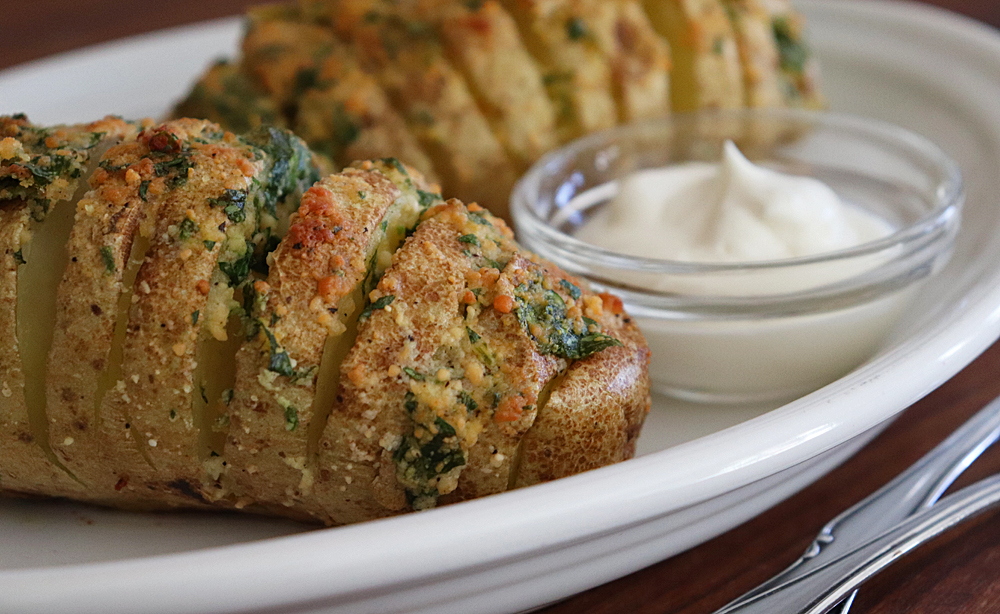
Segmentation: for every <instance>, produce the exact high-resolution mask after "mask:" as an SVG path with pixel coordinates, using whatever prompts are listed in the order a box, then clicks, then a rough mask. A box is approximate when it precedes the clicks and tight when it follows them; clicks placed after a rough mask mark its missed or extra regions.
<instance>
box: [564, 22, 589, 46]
mask: <svg viewBox="0 0 1000 614" xmlns="http://www.w3.org/2000/svg"><path fill="white" fill-rule="evenodd" d="M587 34H589V32H588V30H587V24H586V23H584V21H583V20H582V19H580V18H579V17H570V18H569V19H567V20H566V36H568V37H569V39H570V40H572V41H578V40H580V39H582V38H585V37H586V36H587Z"/></svg>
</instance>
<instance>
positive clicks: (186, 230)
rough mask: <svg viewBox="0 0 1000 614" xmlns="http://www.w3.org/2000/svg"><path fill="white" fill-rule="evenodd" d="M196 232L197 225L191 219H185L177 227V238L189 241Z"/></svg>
mask: <svg viewBox="0 0 1000 614" xmlns="http://www.w3.org/2000/svg"><path fill="white" fill-rule="evenodd" d="M198 230H199V228H198V224H197V223H195V221H194V220H192V219H191V218H189V217H186V218H184V221H183V222H181V223H180V225H179V226H178V227H177V236H178V237H180V238H181V240H185V239H190V238H191V237H192V236H194V234H195V233H197V232H198Z"/></svg>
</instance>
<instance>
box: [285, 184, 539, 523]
mask: <svg viewBox="0 0 1000 614" xmlns="http://www.w3.org/2000/svg"><path fill="white" fill-rule="evenodd" d="M480 212H481V209H480ZM487 224H490V225H487ZM502 227H503V226H502V222H499V221H498V220H496V219H494V218H489V217H488V216H485V215H483V214H482V213H476V214H474V215H473V214H471V213H470V212H469V211H468V210H467V209H466V208H465V207H464V206H462V205H461V204H460V203H458V202H457V201H449V203H448V204H447V205H440V206H438V207H435V208H433V209H432V210H431V211H430V212H429V213H428V216H427V217H426V218H425V219H424V220H423V221H422V222H421V223H420V225H419V226H417V230H416V231H415V232H414V234H413V236H412V237H410V238H409V239H408V240H407V241H406V243H405V244H404V245H403V246H402V247H401V248H400V249H399V250H398V251H397V252H396V254H395V255H394V256H393V259H392V266H391V267H390V268H389V269H388V270H387V271H386V273H385V275H384V276H383V277H382V279H381V280H380V281H379V284H378V288H377V289H376V290H375V292H373V293H372V298H373V299H374V300H373V302H372V306H373V309H372V312H371V314H370V316H369V317H368V318H366V319H364V320H362V321H361V323H360V324H359V334H358V339H357V342H356V343H355V345H354V347H353V348H352V349H351V351H350V352H349V353H348V355H347V357H346V359H345V360H344V364H343V366H342V367H341V392H340V394H339V396H338V398H337V403H336V405H335V406H334V408H333V411H332V412H331V415H330V419H329V420H328V421H327V424H326V430H325V432H324V433H323V438H322V440H321V444H320V448H319V457H318V460H317V469H318V473H317V475H316V483H315V486H314V491H313V497H312V498H311V500H310V501H308V502H305V504H306V506H307V507H308V508H309V509H310V511H312V512H313V513H314V514H315V515H316V516H317V517H319V518H321V519H323V520H324V521H326V522H328V523H330V524H344V523H349V522H356V521H359V520H365V519H371V518H378V517H381V516H386V515H391V514H396V513H400V512H402V511H405V510H407V509H409V508H410V507H411V504H412V505H416V506H417V507H427V506H430V505H433V503H434V502H435V501H436V499H437V497H438V496H439V495H440V494H444V493H447V492H451V491H453V490H454V489H455V487H456V485H457V480H458V477H459V474H460V473H461V472H462V469H463V468H464V466H465V464H466V458H467V454H468V450H469V449H470V448H471V447H472V446H474V445H475V444H476V441H477V440H478V437H479V433H480V432H481V431H482V428H483V423H484V422H485V421H486V420H488V419H489V418H490V416H491V415H492V413H493V406H494V405H496V403H494V402H493V397H492V396H490V395H489V394H488V393H489V392H490V390H489V387H490V384H491V383H492V382H493V380H494V379H498V378H499V377H500V376H499V368H500V363H498V362H496V360H495V359H492V360H491V364H490V366H489V369H490V372H489V373H487V371H486V369H487V367H484V366H483V364H482V363H481V362H480V359H479V358H478V357H477V354H476V353H475V351H474V349H473V348H472V345H471V344H472V341H471V340H470V334H469V331H468V330H467V328H466V319H467V315H468V314H470V313H471V314H475V315H478V312H479V310H480V309H481V306H480V305H479V304H478V303H479V300H483V301H486V300H488V299H487V297H486V296H485V294H484V293H483V291H482V290H479V292H480V295H481V296H480V297H477V296H476V294H475V293H474V292H473V291H472V289H471V288H470V282H469V281H468V278H470V277H471V278H472V279H473V280H474V283H476V284H478V285H476V286H474V287H476V288H482V287H484V286H487V285H488V286H490V287H492V285H493V284H495V282H496V280H497V278H498V277H499V276H500V271H499V270H498V269H497V268H495V267H496V266H502V265H501V264H500V263H498V262H496V260H495V258H500V259H506V258H507V257H510V256H511V255H512V254H513V252H514V248H513V245H512V243H511V242H510V240H509V239H508V238H507V237H505V236H504V235H503V234H501V232H500V231H499V229H500V228H502ZM508 232H509V231H508ZM490 261H492V263H493V264H492V265H491V264H488V262H490ZM480 271H482V272H480ZM477 276H478V277H477ZM375 307H378V308H377V309H376V308H375ZM515 325H516V321H515ZM543 362H545V361H543ZM512 368H513V369H516V370H517V372H518V373H519V374H520V373H521V372H522V366H521V365H515V366H512ZM548 370H549V371H554V370H553V369H551V368H550V369H548ZM542 379H543V380H544V378H542ZM473 382H475V385H474V384H473ZM540 385H541V384H539V386H540ZM507 389H508V387H506V386H503V387H501V388H500V389H498V393H501V394H503V393H504V392H505V391H506V390H507ZM497 403H499V401H497ZM528 413H530V412H528ZM525 420H530V416H528V417H526V418H525ZM449 433H450V434H449ZM431 448H433V449H431ZM409 449H414V450H416V449H423V450H424V452H425V458H427V459H429V460H428V461H427V462H425V463H424V465H423V466H418V465H419V462H416V459H415V458H410V459H408V460H407V459H404V458H403V457H402V456H398V460H399V463H405V464H406V465H407V466H406V467H404V466H403V465H402V464H399V463H397V455H400V454H405V453H406V452H407V450H409ZM412 454H413V453H411V456H412ZM397 472H399V473H400V474H401V475H402V474H406V473H407V472H409V475H408V476H407V477H404V478H403V481H402V483H401V482H400V481H399V480H398V479H397ZM408 499H409V501H408Z"/></svg>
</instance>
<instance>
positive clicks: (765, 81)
mask: <svg viewBox="0 0 1000 614" xmlns="http://www.w3.org/2000/svg"><path fill="white" fill-rule="evenodd" d="M722 1H723V5H724V6H725V8H726V12H727V13H728V14H729V19H730V22H731V23H732V27H733V33H734V34H735V35H736V46H737V49H738V50H739V54H740V63H741V64H742V66H743V87H744V90H745V96H746V99H745V101H746V106H748V107H784V106H787V100H786V96H787V92H788V90H787V89H786V88H787V83H786V81H785V77H784V75H783V73H782V72H781V70H780V67H779V57H778V44H777V42H776V41H775V37H774V30H773V28H772V26H771V16H770V14H769V13H768V12H767V11H766V10H765V9H764V7H763V5H762V4H761V3H760V2H759V1H758V0H722Z"/></svg>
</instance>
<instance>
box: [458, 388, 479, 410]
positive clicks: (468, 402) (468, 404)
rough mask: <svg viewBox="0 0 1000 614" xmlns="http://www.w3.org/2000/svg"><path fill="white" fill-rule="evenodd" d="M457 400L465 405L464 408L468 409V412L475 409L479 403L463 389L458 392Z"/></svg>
mask: <svg viewBox="0 0 1000 614" xmlns="http://www.w3.org/2000/svg"><path fill="white" fill-rule="evenodd" d="M458 400H459V401H461V402H462V405H465V409H466V410H468V411H469V413H472V412H474V411H476V409H477V408H478V407H479V404H478V403H476V400H475V399H473V398H472V395H471V394H469V393H468V392H466V391H464V390H462V391H460V392H459V393H458Z"/></svg>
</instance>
